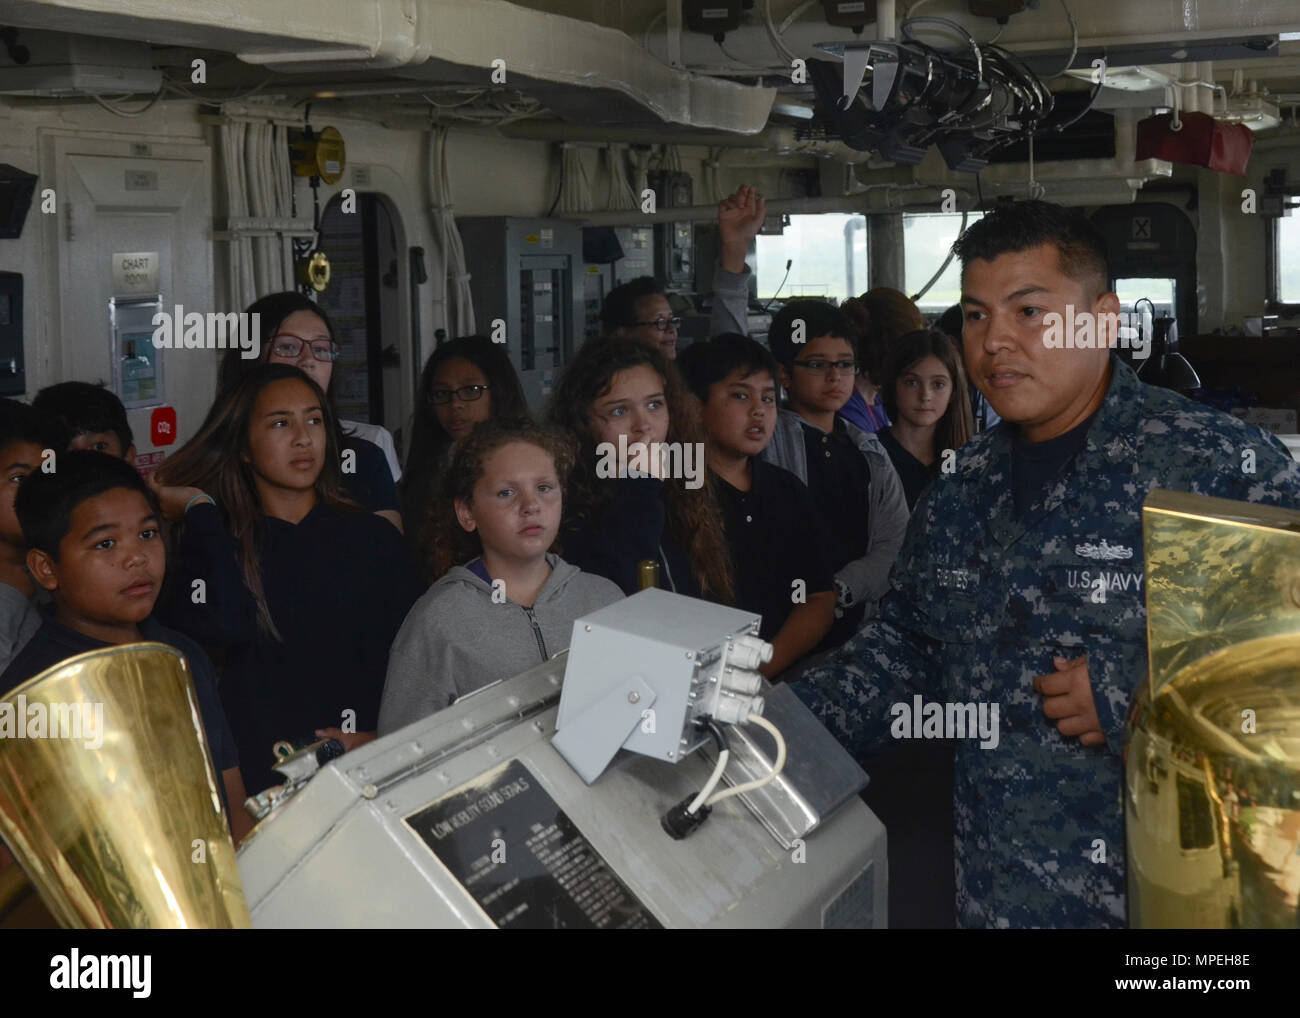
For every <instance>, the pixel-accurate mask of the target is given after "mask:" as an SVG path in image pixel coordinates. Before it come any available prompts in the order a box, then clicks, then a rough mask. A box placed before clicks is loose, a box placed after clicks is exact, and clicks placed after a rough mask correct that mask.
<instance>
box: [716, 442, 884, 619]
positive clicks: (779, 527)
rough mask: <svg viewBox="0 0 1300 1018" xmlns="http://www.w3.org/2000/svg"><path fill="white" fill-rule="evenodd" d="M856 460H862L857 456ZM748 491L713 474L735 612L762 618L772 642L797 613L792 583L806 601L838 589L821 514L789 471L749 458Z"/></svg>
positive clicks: (801, 484) (805, 489)
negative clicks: (802, 588)
mask: <svg viewBox="0 0 1300 1018" xmlns="http://www.w3.org/2000/svg"><path fill="white" fill-rule="evenodd" d="M858 458H859V459H861V458H862V456H861V454H860V453H859V454H858ZM749 463H750V467H751V469H752V475H751V482H750V488H749V490H748V491H741V490H740V489H739V488H736V487H734V486H733V485H731V484H729V483H728V482H726V481H724V480H723V479H722V478H721V477H719V476H718V475H717V474H714V473H712V471H710V477H711V478H712V479H713V485H714V490H715V491H716V492H717V494H718V502H719V504H720V505H721V507H722V521H723V526H724V528H725V529H726V534H727V548H728V550H729V551H730V552H731V567H732V572H733V575H734V577H735V582H736V607H737V608H741V609H743V610H744V611H752V612H757V613H758V614H761V615H762V616H763V624H762V627H761V628H760V629H759V636H761V637H762V638H763V639H764V640H770V639H771V638H772V637H773V636H775V635H776V633H777V632H778V631H779V630H780V629H781V627H782V626H783V625H785V620H786V619H787V618H788V617H789V615H790V612H791V611H793V610H794V607H795V604H794V601H793V600H792V594H793V592H794V589H795V588H794V585H793V584H794V581H795V580H803V581H804V583H805V595H806V597H812V595H813V594H821V593H824V592H827V591H831V590H834V588H835V574H834V571H833V570H832V569H831V566H830V560H829V558H828V555H827V550H826V546H825V539H824V537H823V527H822V524H821V521H820V518H819V514H818V511H817V508H816V507H815V506H814V505H813V501H812V498H811V497H810V495H809V493H808V489H807V488H806V487H804V485H803V482H801V481H800V480H799V478H797V477H796V476H795V475H794V474H792V473H790V471H788V470H783V469H782V468H781V467H778V466H776V465H775V464H773V463H768V462H766V461H764V460H760V459H756V458H754V457H752V456H751V457H750V460H749Z"/></svg>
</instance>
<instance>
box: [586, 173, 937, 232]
mask: <svg viewBox="0 0 1300 1018" xmlns="http://www.w3.org/2000/svg"><path fill="white" fill-rule="evenodd" d="M939 190H940V189H939V188H938V187H936V186H934V185H931V184H893V183H890V184H877V185H874V186H873V188H872V189H871V190H867V191H859V192H857V193H855V194H843V195H830V196H827V197H821V198H769V199H768V200H767V214H768V215H769V216H779V215H802V214H805V213H813V212H861V213H870V212H885V211H891V212H897V211H899V210H900V209H901V207H902V206H901V204H900V203H899V202H897V201H894V202H892V203H891V200H890V196H891V195H892V194H893V193H894V192H897V191H933V192H935V194H936V195H937V194H938V192H939ZM717 217H718V207H717V206H716V205H688V206H683V207H682V208H675V209H659V210H658V211H657V212H655V213H654V214H650V213H643V212H641V211H639V210H638V209H619V210H616V211H612V212H580V213H575V214H574V215H571V216H562V217H560V218H563V219H571V220H573V221H575V222H581V223H582V224H583V225H584V226H653V225H655V224H656V223H688V222H690V223H710V222H713V220H715V219H717Z"/></svg>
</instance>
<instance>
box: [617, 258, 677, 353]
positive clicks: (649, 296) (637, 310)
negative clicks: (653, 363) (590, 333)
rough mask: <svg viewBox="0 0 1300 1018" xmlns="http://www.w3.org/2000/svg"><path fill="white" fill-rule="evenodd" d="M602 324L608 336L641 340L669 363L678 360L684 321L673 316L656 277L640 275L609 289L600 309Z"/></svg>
mask: <svg viewBox="0 0 1300 1018" xmlns="http://www.w3.org/2000/svg"><path fill="white" fill-rule="evenodd" d="M600 321H601V324H602V325H603V326H604V327H605V334H606V335H609V336H627V337H630V338H632V339H639V340H641V342H643V343H645V344H647V345H649V346H653V347H654V348H655V349H657V350H658V351H659V352H660V353H662V354H663V355H664V356H665V357H667V358H668V359H669V360H676V358H677V330H678V328H680V327H681V324H682V320H681V319H680V318H679V317H677V316H676V315H675V314H673V308H672V305H671V304H669V303H668V297H667V296H666V295H665V294H664V288H663V287H662V286H660V285H659V282H658V280H656V279H655V278H654V277H653V276H640V277H638V278H636V279H633V280H631V281H629V282H626V283H623V284H622V285H621V286H616V287H614V289H612V290H610V291H609V293H607V294H606V295H605V302H604V303H603V304H602V305H601V307H600Z"/></svg>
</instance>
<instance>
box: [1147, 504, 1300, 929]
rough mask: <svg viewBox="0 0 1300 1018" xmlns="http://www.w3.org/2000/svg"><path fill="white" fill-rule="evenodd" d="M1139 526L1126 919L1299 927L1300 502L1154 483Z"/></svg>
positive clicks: (1161, 924) (1163, 924)
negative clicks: (1272, 502) (1141, 633)
mask: <svg viewBox="0 0 1300 1018" xmlns="http://www.w3.org/2000/svg"><path fill="white" fill-rule="evenodd" d="M1142 527H1143V545H1144V549H1145V556H1146V597H1147V644H1148V650H1149V658H1150V674H1149V676H1143V677H1141V678H1140V679H1139V681H1138V688H1137V689H1136V690H1135V692H1134V696H1133V703H1132V707H1131V710H1130V714H1129V720H1128V739H1127V742H1126V745H1125V751H1124V754H1125V759H1124V763H1125V767H1124V770H1125V776H1124V810H1125V821H1126V832H1127V853H1128V911H1129V925H1130V926H1133V927H1145V928H1169V927H1178V928H1224V927H1236V926H1240V927H1247V928H1284V929H1295V928H1296V927H1297V926H1300V854H1298V853H1297V850H1298V849H1300V512H1297V511H1295V510H1290V509H1279V508H1274V507H1271V506H1259V505H1252V504H1248V503H1245V502H1231V501H1228V500H1226V499H1218V498H1205V497H1202V496H1198V495H1187V494H1179V493H1174V492H1169V491H1159V490H1157V491H1153V492H1152V493H1151V495H1150V496H1148V498H1147V500H1146V503H1145V505H1144V506H1143V510H1142ZM1135 678H1138V677H1135Z"/></svg>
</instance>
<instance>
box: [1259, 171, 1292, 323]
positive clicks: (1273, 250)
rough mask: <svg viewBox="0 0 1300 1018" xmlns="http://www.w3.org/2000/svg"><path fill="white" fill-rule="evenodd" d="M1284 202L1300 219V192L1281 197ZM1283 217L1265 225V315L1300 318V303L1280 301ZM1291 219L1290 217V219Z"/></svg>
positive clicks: (1270, 218)
mask: <svg viewBox="0 0 1300 1018" xmlns="http://www.w3.org/2000/svg"><path fill="white" fill-rule="evenodd" d="M1279 197H1280V198H1281V201H1282V207H1283V208H1284V209H1285V208H1289V209H1292V210H1293V211H1294V214H1295V216H1296V218H1298V219H1300V192H1297V191H1291V192H1286V193H1283V194H1281V195H1280V196H1279ZM1281 218H1283V217H1282V216H1269V217H1268V221H1267V222H1266V223H1265V224H1264V280H1265V288H1266V292H1265V294H1264V308H1265V313H1266V314H1270V315H1279V316H1281V317H1283V318H1296V317H1300V301H1291V302H1287V301H1283V300H1280V299H1279V293H1280V291H1281V289H1282V272H1281V270H1282V267H1281V265H1280V263H1279V259H1278V251H1277V245H1278V239H1279V237H1278V229H1277V223H1278V220H1279V219H1281ZM1288 218H1289V217H1288Z"/></svg>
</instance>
